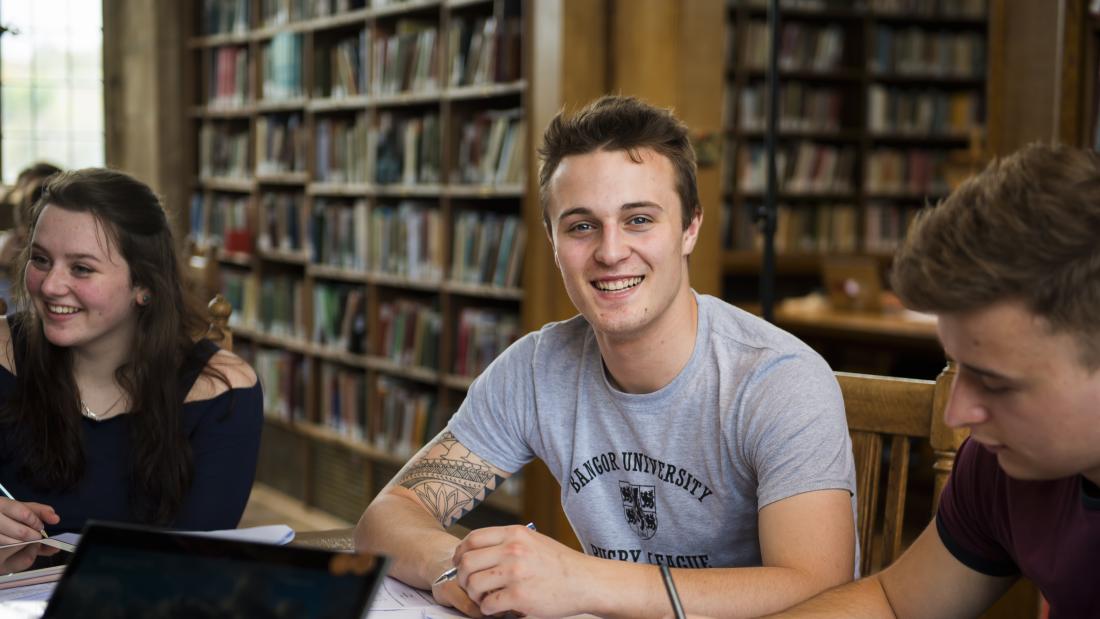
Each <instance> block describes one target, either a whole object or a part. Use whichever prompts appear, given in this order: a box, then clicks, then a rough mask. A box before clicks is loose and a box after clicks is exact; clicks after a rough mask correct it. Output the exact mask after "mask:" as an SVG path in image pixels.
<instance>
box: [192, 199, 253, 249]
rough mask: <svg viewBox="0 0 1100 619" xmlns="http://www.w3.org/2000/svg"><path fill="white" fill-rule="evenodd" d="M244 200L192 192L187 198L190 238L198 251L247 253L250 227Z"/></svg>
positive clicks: (246, 201) (250, 238)
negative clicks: (219, 249) (201, 248)
mask: <svg viewBox="0 0 1100 619" xmlns="http://www.w3.org/2000/svg"><path fill="white" fill-rule="evenodd" d="M248 210H249V209H248V197H247V196H242V195H240V194H224V193H212V194H203V193H200V192H196V193H195V194H194V195H192V196H191V211H190V228H191V230H190V236H191V239H192V240H193V241H194V242H195V243H196V244H197V245H198V246H200V247H207V246H216V247H222V248H223V249H225V250H226V251H230V252H239V253H251V251H252V225H251V223H250V221H249V213H248Z"/></svg>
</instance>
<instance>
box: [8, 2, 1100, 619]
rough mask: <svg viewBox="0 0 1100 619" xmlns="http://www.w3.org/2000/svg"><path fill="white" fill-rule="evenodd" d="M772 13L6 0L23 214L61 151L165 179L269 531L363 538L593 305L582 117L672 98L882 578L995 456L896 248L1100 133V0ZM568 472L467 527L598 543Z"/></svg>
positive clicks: (726, 250) (253, 502)
mask: <svg viewBox="0 0 1100 619" xmlns="http://www.w3.org/2000/svg"><path fill="white" fill-rule="evenodd" d="M772 4H773V3H772V2H771V1H770V0H181V1H179V2H148V1H147V0H102V2H92V1H89V0H49V1H42V2H40V1H39V0H22V1H20V0H2V1H0V26H2V27H3V29H2V30H0V64H2V70H0V93H2V109H3V120H2V123H0V142H2V149H0V150H2V156H0V169H2V177H3V185H4V187H5V192H4V193H5V195H7V196H8V198H7V201H6V203H5V204H4V205H3V207H2V210H0V225H3V226H4V227H5V228H12V229H13V232H12V233H10V234H14V233H15V232H14V229H15V227H16V226H18V225H19V214H18V213H16V212H15V211H16V208H15V205H16V204H17V202H18V200H19V199H21V197H20V194H19V193H18V192H16V191H15V190H16V189H18V187H17V185H16V183H17V175H18V174H19V172H20V170H23V169H25V168H27V167H28V166H30V165H32V164H34V163H36V162H40V161H44V162H49V163H51V164H54V165H56V166H59V167H60V168H62V169H72V168H83V167H89V166H102V167H108V168H112V169H116V170H120V171H123V172H126V173H127V174H129V175H132V176H133V177H134V178H136V179H138V180H140V181H142V182H143V183H146V184H147V185H149V187H151V188H152V189H153V191H154V192H155V193H156V194H157V196H159V197H160V199H161V201H162V203H163V204H164V206H165V208H166V210H167V212H168V213H169V215H170V218H171V223H172V225H173V229H174V234H175V240H176V242H177V249H178V251H179V255H180V264H181V269H182V271H183V274H184V276H185V279H186V285H187V286H188V289H189V291H190V292H191V293H192V294H194V295H195V297H196V298H199V299H202V300H203V303H204V307H205V302H206V301H210V300H211V299H215V300H214V301H211V306H210V307H211V312H212V313H211V316H212V321H213V327H212V332H213V333H217V334H218V335H220V336H222V339H221V340H220V341H221V344H222V346H223V347H225V348H230V349H231V350H232V352H233V353H235V354H236V355H237V356H239V357H240V358H242V359H243V360H245V361H247V362H248V364H250V365H251V367H252V368H253V369H254V370H255V373H256V375H257V377H258V380H259V382H260V384H261V385H262V389H263V422H262V425H263V429H262V435H261V438H260V444H259V455H258V462H257V465H256V474H255V483H254V484H253V486H252V491H251V495H250V498H249V500H248V504H247V507H246V508H245V510H244V515H243V517H242V520H241V523H240V526H241V527H252V526H260V525H269V524H286V525H289V526H290V527H291V528H293V529H294V530H295V531H296V532H297V534H298V538H299V539H300V540H302V541H303V542H304V543H310V542H312V543H316V544H318V545H321V546H328V547H333V548H341V547H342V548H350V547H351V545H352V543H353V541H352V533H351V530H352V528H353V527H354V526H355V525H356V523H357V522H358V521H359V520H360V517H361V516H362V515H363V513H364V509H365V508H366V507H367V506H368V504H370V503H371V501H372V499H374V498H375V496H376V495H378V493H379V492H380V491H381V490H382V489H383V487H384V486H386V484H387V483H388V482H390V480H391V479H393V478H394V477H395V475H397V474H398V472H399V471H400V470H401V469H402V467H403V466H405V465H406V463H407V462H408V461H409V459H410V458H411V457H413V456H414V455H415V454H417V452H418V451H419V450H420V449H421V448H422V447H424V446H425V445H426V444H428V443H430V442H431V441H432V440H433V439H434V438H435V437H436V436H437V435H439V434H440V432H441V431H444V430H445V429H446V428H447V427H448V422H449V420H450V418H451V416H452V415H453V414H454V413H455V412H456V411H458V409H459V407H460V405H462V403H463V401H464V399H465V398H466V395H467V392H468V391H469V390H470V389H471V386H472V385H474V381H475V379H476V378H477V377H478V376H479V375H480V374H481V373H482V372H483V371H484V370H485V369H486V368H487V367H488V366H489V365H490V363H491V362H493V360H494V359H495V358H496V357H497V356H498V355H499V354H500V353H501V352H502V351H504V350H505V349H506V348H508V347H509V346H510V345H512V344H513V343H514V342H516V341H517V340H519V339H520V338H521V337H523V336H524V335H525V334H528V333H530V332H532V331H537V330H538V329H540V328H542V327H543V325H546V324H547V323H550V322H553V321H566V320H568V319H570V318H571V317H573V316H576V315H577V312H578V310H577V307H576V306H575V305H574V303H573V301H572V300H571V298H570V296H569V294H568V293H567V290H566V285H565V284H563V280H562V276H561V273H560V272H559V262H560V260H559V256H558V255H557V254H556V252H555V249H554V248H553V247H552V246H551V243H550V242H548V240H547V237H548V235H551V233H550V232H548V229H547V226H548V225H549V224H548V223H545V222H544V214H543V208H544V205H543V202H542V200H541V199H540V196H541V193H540V192H541V191H542V188H540V175H539V162H540V150H539V149H540V147H541V146H542V140H543V134H544V131H545V130H546V128H547V126H548V125H549V124H550V123H551V120H552V119H554V118H555V116H556V115H558V114H559V113H561V112H564V113H566V114H570V113H575V112H576V111H578V110H580V109H582V108H584V106H586V105H587V104H589V103H590V102H592V101H594V100H596V99H598V98H599V97H601V96H604V95H624V96H632V97H637V98H639V99H641V100H642V101H644V102H646V103H648V104H651V105H653V106H656V107H659V108H667V109H671V110H672V111H673V112H674V114H675V116H676V118H678V119H680V120H681V121H683V123H684V124H686V125H687V127H688V130H689V135H690V140H691V144H692V145H693V146H694V149H695V155H696V160H697V171H696V179H697V184H698V194H699V202H700V205H701V207H702V212H703V214H704V223H703V224H702V225H701V227H700V228H699V230H698V239H697V242H696V243H695V245H694V250H693V251H692V253H691V256H690V286H691V288H692V289H693V290H694V291H695V292H697V293H699V294H700V295H710V296H712V297H715V298H717V299H721V300H724V301H725V302H727V303H728V304H731V305H733V306H735V307H737V308H740V309H741V310H744V311H745V312H747V313H749V314H755V315H757V316H764V317H766V318H767V319H768V320H769V321H770V322H772V323H773V324H774V325H776V326H778V327H779V328H781V329H783V330H785V331H787V332H789V333H790V334H793V335H794V336H796V337H797V338H798V339H800V340H802V341H803V342H805V343H806V344H807V345H809V347H811V348H812V349H813V350H814V351H816V352H817V353H819V354H820V355H821V357H822V358H824V360H825V361H826V362H827V363H828V365H829V367H830V368H831V369H832V370H833V371H835V372H836V373H837V378H838V382H839V384H840V390H841V392H842V393H843V398H844V405H845V407H846V409H847V420H848V424H849V433H850V438H851V445H852V448H853V453H854V462H855V480H856V483H855V485H856V488H857V491H856V498H855V502H854V504H858V505H857V507H858V512H859V516H860V521H859V522H858V523H857V533H856V536H857V539H858V542H859V547H860V551H861V555H860V565H859V568H860V571H861V572H862V573H863V574H865V575H866V574H870V573H872V572H874V571H877V570H879V569H882V568H883V567H885V566H886V565H888V564H890V563H891V562H892V561H893V560H895V559H896V558H897V557H898V556H899V555H900V554H901V553H902V552H903V551H904V549H905V548H906V547H907V546H909V545H910V544H911V543H913V541H914V540H915V539H916V538H917V536H918V535H919V534H920V533H921V531H922V530H924V527H925V526H926V525H927V524H928V523H929V522H930V521H932V519H933V518H934V517H935V515H936V506H937V505H938V501H939V496H940V492H941V490H942V489H943V487H944V484H945V483H946V480H947V478H948V476H949V474H950V473H951V471H952V467H953V465H954V462H955V454H956V452H958V450H959V448H960V446H961V445H962V444H963V441H964V440H965V438H966V433H965V432H964V431H960V430H959V429H957V428H952V427H948V426H947V425H945V423H944V421H943V419H942V417H943V413H944V409H945V407H946V403H947V399H948V395H949V392H950V390H951V382H952V381H953V380H954V378H955V372H956V371H957V369H956V368H955V367H954V364H950V365H949V364H948V363H947V357H946V355H945V352H944V349H943V346H942V345H941V342H940V339H939V337H938V335H937V324H936V316H935V315H934V314H929V313H922V312H918V311H913V310H910V309H908V308H906V307H905V306H904V304H903V303H902V301H901V300H899V296H898V295H896V294H895V293H894V290H893V289H892V285H891V279H890V274H891V268H892V265H893V262H894V257H895V251H896V250H897V249H898V247H899V246H900V245H901V243H902V241H903V240H904V238H905V235H906V232H907V229H908V227H909V224H910V223H912V222H913V220H914V218H915V217H916V216H917V214H918V213H921V212H923V211H925V210H928V209H935V208H937V206H938V205H939V204H940V203H941V201H943V200H944V199H945V198H946V197H947V196H949V195H950V194H951V193H952V192H953V191H954V189H955V188H957V187H958V186H959V185H960V184H961V183H963V182H964V181H966V180H967V179H970V178H971V177H973V176H974V175H975V174H977V173H978V172H979V171H981V170H982V169H983V168H985V167H986V165H987V164H989V163H990V162H991V161H993V160H995V159H996V158H998V157H1004V156H1008V155H1010V154H1012V153H1014V152H1016V151H1017V150H1019V149H1020V148H1022V147H1024V146H1026V145H1028V144H1032V143H1035V142H1044V143H1055V142H1057V143H1061V144H1067V145H1071V146H1074V147H1080V148H1085V149H1097V148H1100V122H1098V110H1100V104H1098V102H1100V79H1098V71H1100V2H1097V0H1052V1H1050V2H1034V1H1032V0H778V1H777V2H775V3H774V4H775V6H774V7H772V6H770V5H772ZM77 5H82V8H79V9H78V8H76V7H77ZM89 7H92V8H89ZM772 11H775V12H776V14H775V15H773V14H772ZM59 16H60V17H59ZM773 17H774V18H776V24H775V28H776V29H775V30H774V31H773V30H772V26H773V24H772V22H771V21H770V19H771V18H773ZM79 27H85V31H83V32H82V33H78V30H79ZM773 33H776V34H778V36H773ZM773 39H774V40H775V45H774V46H773V45H772V41H773ZM773 53H774V56H773ZM60 66H64V67H65V68H64V69H63V70H62V69H60V68H58V67H60ZM773 87H774V89H775V90H774V91H773V90H771V89H772V88H773ZM772 92H774V93H775V95H776V96H774V99H775V100H774V101H773V95H772V94H771V93H772ZM772 162H774V166H775V167H774V176H772V175H771V172H772V170H773V168H771V167H770V166H771V164H772ZM9 189H10V190H9ZM685 208H686V207H685ZM548 221H549V220H546V222H548ZM766 232H767V233H766ZM0 260H3V261H6V264H5V269H9V270H10V268H11V266H13V265H15V264H17V261H18V258H17V257H15V256H14V255H8V254H6V253H5V252H3V251H0ZM17 281H19V280H18V279H14V278H13V279H12V282H11V283H10V284H9V283H7V281H6V280H5V284H4V285H5V288H4V289H3V290H2V292H3V294H4V295H5V296H4V300H5V301H6V302H7V307H8V308H11V309H13V310H15V309H19V306H18V303H19V299H18V298H17V297H16V296H14V286H15V285H17V284H16V282H17ZM218 295H220V297H218ZM32 296H33V295H32ZM608 371H609V372H610V370H608ZM883 377H886V378H883ZM106 403H108V404H109V403H110V402H109V401H108V402H106ZM81 404H82V405H83V402H81ZM112 406H113V405H112ZM86 408H87V406H85V409H86ZM0 444H2V443H0ZM0 457H3V454H0ZM612 464H614V462H612ZM0 481H3V482H4V483H7V482H8V480H7V479H4V480H0ZM559 481H560V483H561V484H568V483H569V480H568V479H564V480H559V479H556V478H555V475H554V474H553V473H552V472H551V470H550V469H549V468H548V467H547V466H546V465H545V464H543V463H542V462H540V461H538V460H537V459H536V460H535V461H534V462H532V463H530V464H528V465H526V466H525V467H524V468H523V469H522V470H521V471H519V472H517V473H516V474H514V475H512V476H511V477H510V478H508V479H507V481H506V482H504V483H503V484H502V485H501V486H500V487H499V488H498V489H496V490H495V491H494V492H492V493H490V494H488V496H486V497H485V498H484V502H483V503H482V504H480V505H479V506H478V507H477V509H476V510H473V511H470V512H469V513H467V514H464V515H463V516H462V518H461V519H460V520H458V523H457V524H458V526H460V527H463V528H465V529H469V530H474V529H478V528H482V527H490V526H497V525H511V524H524V523H528V522H530V523H534V525H536V526H537V530H538V532H539V533H540V534H542V535H547V536H549V537H551V538H553V539H555V540H558V541H559V542H561V543H563V544H565V545H567V546H569V547H572V548H575V549H578V550H581V549H582V547H581V544H580V542H579V541H578V539H577V537H576V535H575V534H574V530H573V527H572V525H571V523H570V520H569V519H568V518H567V517H566V516H565V514H564V513H563V512H562V500H563V496H564V494H563V492H562V490H561V485H559ZM620 483H622V482H620ZM624 496H625V495H624ZM625 500H626V499H625V498H624V501H625ZM616 517H617V518H618V517H621V514H620V515H617V516H616ZM583 550H585V551H587V552H589V553H590V554H591V553H592V548H584V549H583ZM1042 598H1043V596H1042V595H1041V592H1040V591H1039V588H1038V587H1037V586H1036V585H1035V584H1033V583H1031V582H1029V581H1028V579H1025V578H1021V579H1019V581H1018V582H1017V583H1016V584H1015V585H1014V586H1013V587H1012V588H1011V589H1010V590H1009V591H1008V592H1007V593H1005V595H1004V596H1003V597H1002V598H1001V599H1000V601H999V602H998V603H997V604H996V605H995V606H994V607H993V608H992V609H990V610H989V611H988V613H987V614H986V615H985V616H988V617H1001V618H1009V617H1013V618H1014V617H1021V618H1023V617H1028V618H1035V617H1040V616H1043V613H1044V612H1045V608H1046V606H1045V602H1044V600H1043V599H1042ZM669 616H672V615H669Z"/></svg>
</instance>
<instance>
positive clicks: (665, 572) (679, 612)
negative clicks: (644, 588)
mask: <svg viewBox="0 0 1100 619" xmlns="http://www.w3.org/2000/svg"><path fill="white" fill-rule="evenodd" d="M660 568H661V579H662V580H664V581H665V591H667V592H668V601H669V602H672V613H673V614H674V615H675V616H676V619H684V605H683V604H681V603H680V594H679V593H677V592H676V583H674V582H672V572H671V571H669V569H668V566H667V565H665V564H664V563H662V564H661V565H660Z"/></svg>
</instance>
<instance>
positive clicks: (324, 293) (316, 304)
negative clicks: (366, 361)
mask: <svg viewBox="0 0 1100 619" xmlns="http://www.w3.org/2000/svg"><path fill="white" fill-rule="evenodd" d="M366 312H367V298H366V294H365V293H364V291H363V287H362V286H359V285H355V284H348V283H344V282H330V281H325V280H318V281H315V282H314V283H313V335H312V338H311V339H312V341H313V342H314V343H315V344H320V345H321V346H324V347H326V348H330V349H332V350H338V351H341V352H349V353H353V354H363V353H365V352H366V350H367V313H366Z"/></svg>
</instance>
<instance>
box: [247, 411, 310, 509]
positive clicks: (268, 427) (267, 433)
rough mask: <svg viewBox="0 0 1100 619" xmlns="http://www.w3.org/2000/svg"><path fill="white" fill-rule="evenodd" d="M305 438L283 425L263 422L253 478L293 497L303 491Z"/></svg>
mask: <svg viewBox="0 0 1100 619" xmlns="http://www.w3.org/2000/svg"><path fill="white" fill-rule="evenodd" d="M306 449H307V445H306V441H305V439H303V438H302V437H301V436H299V435H298V434H296V433H295V432H293V431H292V430H289V429H287V428H284V427H281V426H278V425H275V424H271V423H265V424H264V431H263V436H262V437H261V439H260V458H259V462H258V463H257V467H256V481H259V482H262V483H265V484H267V485H268V486H271V487H272V488H274V489H276V490H278V491H279V492H282V493H283V494H287V495H289V496H293V497H302V496H305V492H306V479H305V478H306V475H305V462H306Z"/></svg>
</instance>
